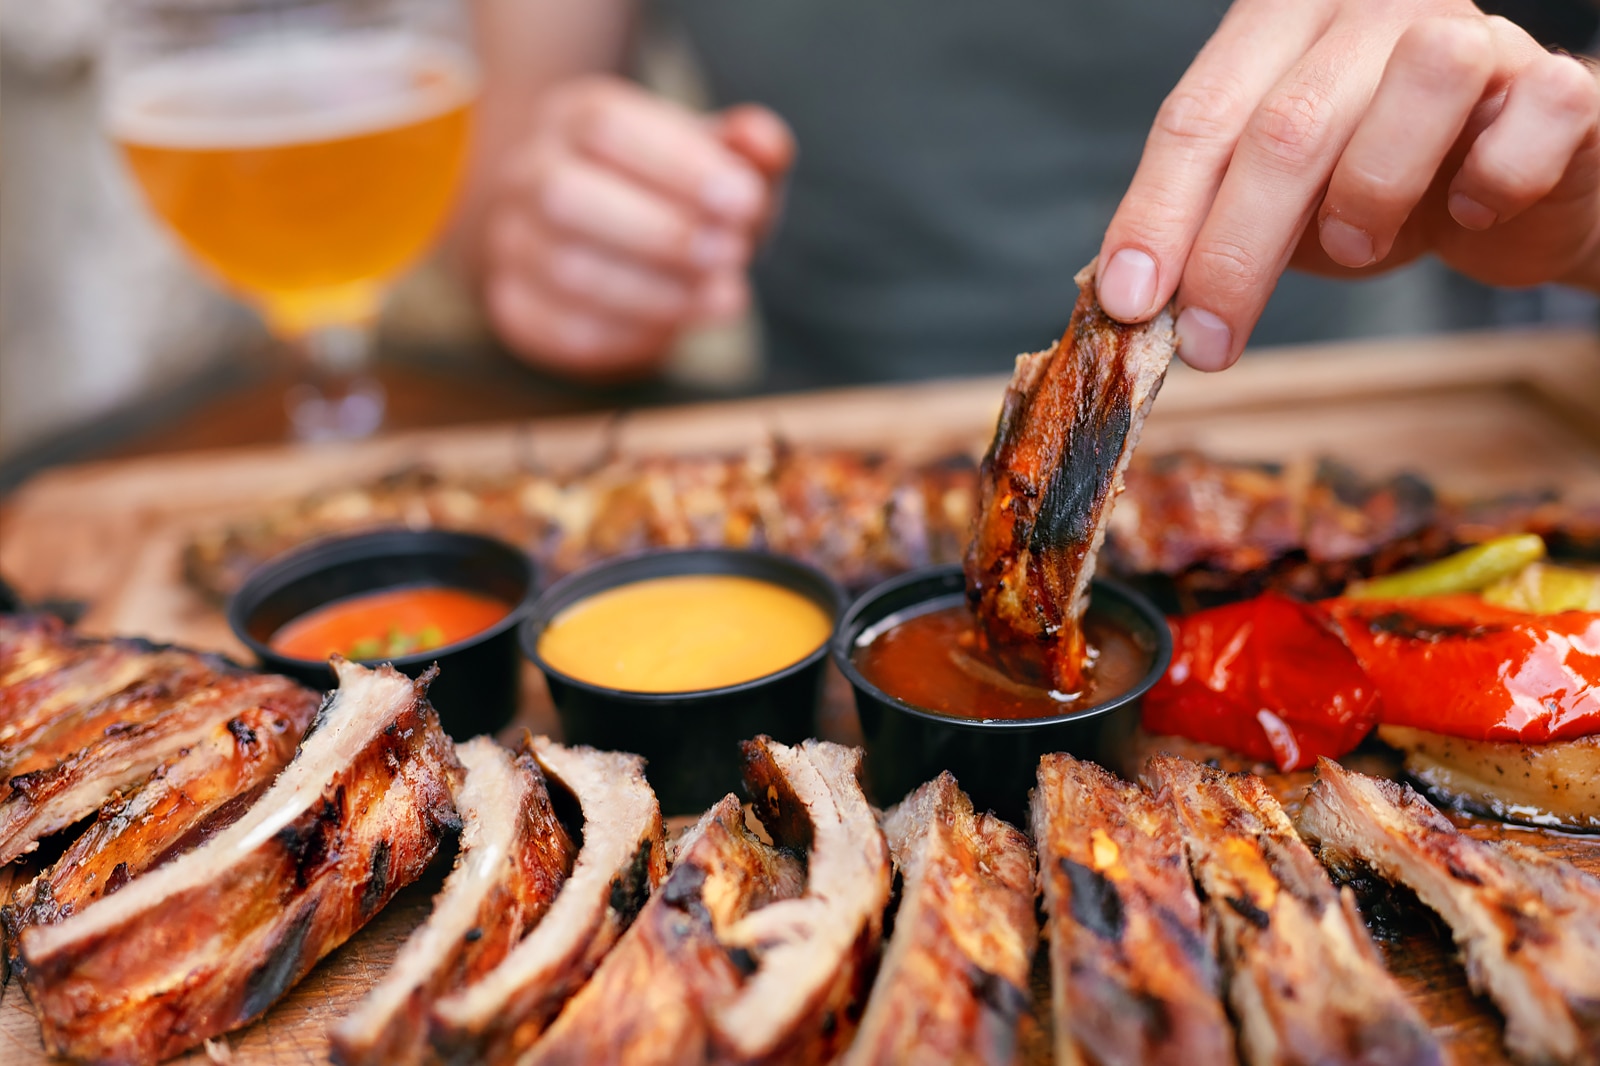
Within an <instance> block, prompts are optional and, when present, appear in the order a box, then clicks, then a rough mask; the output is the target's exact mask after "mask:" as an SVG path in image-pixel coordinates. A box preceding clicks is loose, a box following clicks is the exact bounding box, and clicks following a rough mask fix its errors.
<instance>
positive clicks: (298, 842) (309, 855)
mask: <svg viewBox="0 0 1600 1066" xmlns="http://www.w3.org/2000/svg"><path fill="white" fill-rule="evenodd" d="M344 813H345V802H344V786H343V785H340V786H339V787H338V788H337V789H335V790H334V794H333V797H332V798H331V799H327V798H325V799H323V800H321V801H319V802H318V804H317V808H316V814H315V815H314V816H313V817H312V818H311V819H310V821H309V823H306V822H304V821H299V822H295V823H292V824H290V825H287V826H285V827H284V828H282V829H280V830H279V831H278V835H277V841H278V843H279V844H280V845H282V847H283V850H284V852H285V853H286V854H287V855H288V856H289V858H290V859H291V860H292V861H293V863H294V877H295V887H297V888H305V887H306V885H307V884H308V883H310V881H311V879H312V878H313V877H315V876H316V873H317V870H318V869H319V868H320V867H321V866H322V864H323V863H324V862H326V861H327V860H328V858H329V856H330V855H331V854H333V853H334V849H333V848H332V847H331V845H332V844H333V843H334V842H335V841H336V840H337V838H338V836H339V831H340V822H341V821H342V820H343V818H344Z"/></svg>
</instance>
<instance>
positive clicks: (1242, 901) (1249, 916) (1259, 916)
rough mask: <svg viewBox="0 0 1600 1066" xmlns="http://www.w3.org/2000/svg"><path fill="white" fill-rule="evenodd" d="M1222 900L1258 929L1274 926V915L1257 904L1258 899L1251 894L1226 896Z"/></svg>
mask: <svg viewBox="0 0 1600 1066" xmlns="http://www.w3.org/2000/svg"><path fill="white" fill-rule="evenodd" d="M1222 902H1224V903H1226V904H1227V905H1228V906H1229V907H1230V908H1231V909H1232V910H1233V912H1234V913H1235V914H1237V915H1238V916H1239V917H1241V918H1243V919H1244V920H1245V921H1247V922H1249V923H1250V924H1251V925H1253V926H1255V927H1256V928H1257V929H1263V930H1265V929H1268V928H1270V927H1271V926H1272V915H1270V914H1268V913H1267V912H1266V911H1264V910H1262V909H1261V908H1260V907H1259V906H1257V904H1256V901H1255V900H1253V899H1251V898H1250V897H1249V896H1224V897H1222Z"/></svg>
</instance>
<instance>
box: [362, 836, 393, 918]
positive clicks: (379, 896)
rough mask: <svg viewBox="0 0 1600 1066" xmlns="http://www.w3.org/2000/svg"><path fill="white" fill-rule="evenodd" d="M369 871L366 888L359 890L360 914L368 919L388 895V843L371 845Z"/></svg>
mask: <svg viewBox="0 0 1600 1066" xmlns="http://www.w3.org/2000/svg"><path fill="white" fill-rule="evenodd" d="M368 867H369V869H370V870H371V874H370V876H368V878H367V886H366V887H365V888H363V889H362V890H361V914H362V916H363V917H364V918H365V917H370V916H371V915H372V912H373V911H374V910H376V909H377V908H379V907H381V906H382V905H383V902H384V900H386V899H388V893H389V842H388V841H387V840H380V841H378V842H377V843H376V844H374V845H372V859H371V861H370V862H369V863H368Z"/></svg>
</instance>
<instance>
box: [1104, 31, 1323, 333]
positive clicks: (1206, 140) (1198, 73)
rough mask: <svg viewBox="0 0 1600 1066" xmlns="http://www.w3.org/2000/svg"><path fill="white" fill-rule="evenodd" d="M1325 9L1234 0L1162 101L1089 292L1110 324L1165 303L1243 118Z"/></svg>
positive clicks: (1309, 40)
mask: <svg viewBox="0 0 1600 1066" xmlns="http://www.w3.org/2000/svg"><path fill="white" fill-rule="evenodd" d="M1327 8H1328V5H1327V4H1324V3H1304V2H1290V3H1284V2H1282V0H1241V2H1239V3H1236V4H1234V5H1233V7H1232V8H1230V9H1229V11H1228V13H1227V15H1226V16H1225V17H1224V18H1223V20H1222V23H1221V25H1219V26H1218V27H1217V31H1216V33H1214V34H1212V36H1211V39H1210V40H1209V41H1207V42H1206V45H1205V47H1204V48H1202V49H1201V50H1200V54H1199V55H1198V56H1197V57H1196V58H1195V61H1194V63H1193V64H1191V65H1190V67H1189V69H1188V70H1187V71H1186V72H1185V73H1184V75H1183V77H1182V78H1181V79H1180V80H1179V81H1178V84H1177V87H1176V88H1174V89H1173V90H1172V93H1171V95H1169V96H1168V97H1167V98H1166V100H1165V101H1163V102H1162V104H1161V110H1160V111H1159V112H1158V113H1157V115H1156V119H1155V123H1154V125H1153V126H1152V127H1151V129H1150V136H1149V137H1148V139H1147V140H1146V142H1145V148H1144V154H1143V156H1141V157H1140V159H1139V168H1138V170H1137V171H1136V172H1135V173H1134V176H1133V182H1132V183H1131V184H1130V185H1129V186H1128V191H1127V193H1126V194H1124V195H1123V198H1122V203H1121V204H1119V205H1118V207H1117V213H1116V214H1115V215H1114V216H1113V217H1112V219H1111V225H1110V226H1108V227H1107V228H1106V235H1105V239H1104V241H1103V242H1102V243H1101V246H1100V263H1101V264H1102V266H1101V268H1100V271H1099V278H1098V281H1097V282H1096V293H1097V295H1098V297H1099V299H1100V305H1101V306H1102V307H1103V308H1105V311H1106V313H1107V314H1108V315H1110V316H1111V317H1112V318H1116V319H1120V320H1122V321H1124V322H1142V321H1144V320H1145V319H1147V318H1149V317H1150V316H1151V315H1153V314H1155V313H1156V311H1157V310H1159V309H1160V308H1161V307H1162V306H1163V305H1164V304H1166V302H1167V301H1168V300H1170V299H1172V294H1173V293H1174V292H1176V291H1177V288H1178V280H1179V278H1180V277H1181V276H1182V274H1183V267H1184V263H1185V262H1186V261H1187V260H1188V257H1189V249H1190V247H1191V246H1192V245H1193V244H1194V240H1195V237H1196V236H1197V235H1198V234H1199V232H1200V225H1201V223H1202V222H1203V221H1204V220H1205V217H1206V214H1207V213H1208V212H1209V210H1210V208H1211V202H1212V200H1213V199H1214V198H1215V196H1216V194H1217V189H1218V188H1219V187H1220V186H1221V184H1222V177H1223V174H1224V173H1226V171H1227V169H1228V161H1229V160H1230V159H1231V158H1232V156H1233V150H1234V146H1235V145H1236V144H1237V143H1238V141H1239V137H1240V136H1241V134H1242V133H1243V132H1244V129H1245V125H1246V123H1247V122H1248V121H1249V119H1250V115H1251V114H1252V113H1253V112H1254V111H1255V109H1256V106H1257V105H1258V104H1259V103H1260V101H1261V99H1262V98H1263V97H1264V96H1266V95H1267V93H1268V92H1269V91H1270V90H1271V89H1272V87H1273V86H1274V85H1276V84H1277V83H1278V82H1279V81H1280V80H1281V79H1282V78H1283V76H1284V75H1285V74H1287V73H1288V72H1289V70H1290V69H1292V68H1293V66H1294V64H1295V63H1296V61H1298V60H1299V58H1300V57H1301V56H1302V55H1304V54H1305V52H1306V51H1307V50H1308V49H1309V48H1310V47H1311V45H1312V44H1313V43H1314V42H1315V41H1316V39H1317V38H1318V37H1320V36H1321V35H1322V33H1323V31H1324V30H1325V29H1326V27H1327V25H1328V22H1329V18H1330V16H1329V13H1328V10H1327Z"/></svg>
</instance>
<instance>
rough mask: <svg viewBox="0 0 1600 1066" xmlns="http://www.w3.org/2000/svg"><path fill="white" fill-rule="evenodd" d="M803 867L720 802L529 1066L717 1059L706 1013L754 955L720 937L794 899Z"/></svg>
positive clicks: (729, 992)
mask: <svg viewBox="0 0 1600 1066" xmlns="http://www.w3.org/2000/svg"><path fill="white" fill-rule="evenodd" d="M804 883H805V869H804V867H803V865H802V863H801V862H800V860H799V859H797V858H796V857H795V856H793V855H792V854H789V853H787V852H784V851H781V850H779V849H777V848H773V847H770V846H768V845H766V844H763V843H761V842H760V841H759V840H757V839H756V838H755V837H754V836H752V835H751V834H750V832H749V830H748V829H746V828H745V823H744V811H743V809H742V808H741V807H740V806H739V801H738V799H737V798H736V797H734V796H728V797H726V798H724V799H722V800H721V801H720V802H718V803H717V804H716V805H715V806H713V807H712V808H711V809H710V810H709V811H707V812H706V813H705V814H704V815H703V816H702V817H701V819H700V821H699V823H698V824H697V825H696V826H695V827H694V828H693V829H691V830H690V831H689V833H688V835H687V836H686V837H685V838H684V840H683V841H682V843H681V844H680V845H679V852H678V861H677V862H676V863H675V864H674V865H673V868H672V874H671V876H669V877H668V878H667V881H666V884H665V885H663V886H662V888H661V891H659V892H657V893H656V894H655V895H654V896H652V897H651V898H650V901H649V902H648V903H646V904H645V907H644V910H643V911H641V912H640V914H639V919H638V921H636V922H635V923H634V924H633V926H632V927H631V928H629V930H628V932H627V933H626V934H625V935H624V936H623V937H622V940H621V942H619V943H618V944H617V946H616V948H615V949H614V950H613V951H612V952H611V954H610V955H608V956H606V958H605V961H604V962H602V963H601V964H600V968H599V969H598V970H597V971H596V972H595V975H594V977H593V978H591V979H590V981H589V983H588V984H586V985H584V986H583V988H582V989H581V990H579V992H578V994H577V995H575V996H574V997H573V998H572V1001H571V1002H569V1003H568V1004H567V1006H566V1009H564V1010H563V1011H562V1012H561V1014H560V1015H559V1016H558V1017H557V1018H556V1020H555V1022H554V1023H552V1024H551V1026H550V1028H549V1030H548V1031H547V1032H546V1033H545V1034H544V1037H543V1038H542V1039H541V1040H540V1041H539V1043H537V1044H535V1045H534V1048H533V1051H532V1053H531V1054H530V1055H528V1056H527V1057H525V1058H524V1059H523V1060H522V1064H523V1066H535V1064H537V1066H556V1064H568V1063H570V1064H572V1066H592V1064H600V1063H609V1064H619V1066H621V1064H626V1066H651V1064H660V1066H680V1064H691V1063H696V1062H707V1061H713V1060H715V1059H716V1058H717V1055H716V1049H715V1048H714V1047H713V1045H712V1032H711V1026H710V1014H711V1011H713V1010H714V1009H715V1008H716V1007H717V1006H719V1005H722V1004H725V1003H727V1002H729V1001H730V1000H731V999H732V998H734V997H735V996H736V995H737V994H738V991H739V989H740V987H741V985H742V984H743V982H744V980H745V978H746V976H747V975H748V972H749V971H748V965H749V956H748V955H745V954H743V953H742V952H739V951H730V950H728V949H727V948H726V946H725V943H724V941H723V940H722V935H723V934H724V933H725V931H726V930H727V929H728V927H729V926H730V925H732V924H734V923H736V922H738V921H739V920H740V919H741V918H742V917H744V916H745V914H747V913H748V912H751V911H754V910H756V909H757V908H760V907H764V906H767V905H769V904H772V903H773V902H774V901H777V900H788V899H792V898H794V897H795V896H796V895H798V894H799V893H800V891H801V889H802V887H803V885H804Z"/></svg>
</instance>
